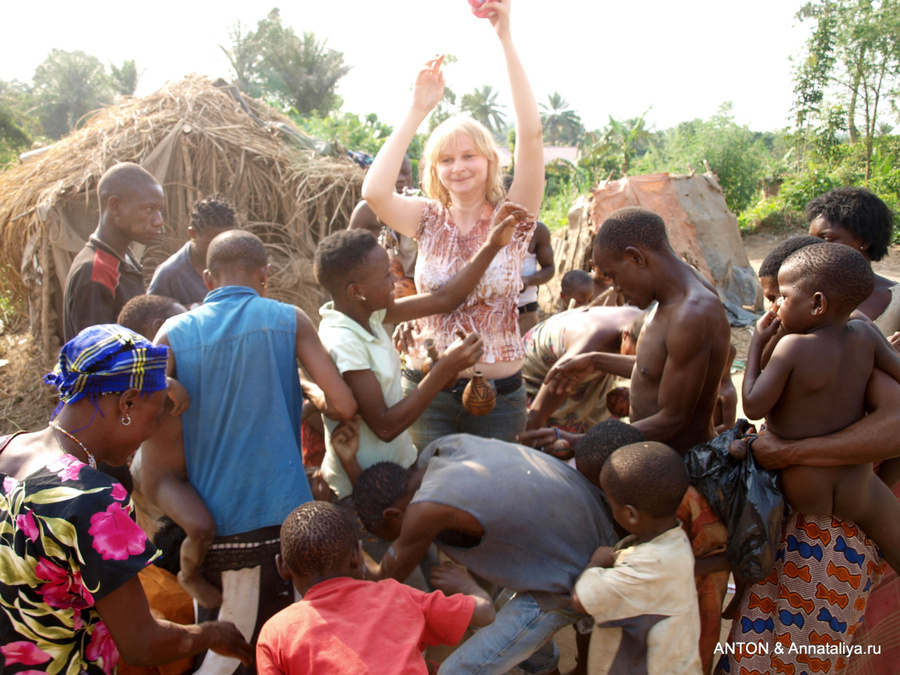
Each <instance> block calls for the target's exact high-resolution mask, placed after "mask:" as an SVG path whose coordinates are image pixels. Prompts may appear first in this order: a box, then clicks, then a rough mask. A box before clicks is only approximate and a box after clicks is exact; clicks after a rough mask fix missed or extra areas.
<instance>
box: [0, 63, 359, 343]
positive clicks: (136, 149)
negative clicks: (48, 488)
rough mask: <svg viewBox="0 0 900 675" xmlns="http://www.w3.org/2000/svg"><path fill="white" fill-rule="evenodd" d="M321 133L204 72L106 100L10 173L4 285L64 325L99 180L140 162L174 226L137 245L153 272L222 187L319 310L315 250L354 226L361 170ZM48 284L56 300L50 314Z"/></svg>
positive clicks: (299, 298) (280, 287)
mask: <svg viewBox="0 0 900 675" xmlns="http://www.w3.org/2000/svg"><path fill="white" fill-rule="evenodd" d="M304 144H306V145H304ZM314 144H315V141H313V140H312V139H309V137H305V136H304V135H303V134H302V133H301V132H299V131H298V130H297V129H296V127H294V126H293V125H292V123H291V122H290V121H289V120H288V119H287V118H285V117H283V116H281V115H280V114H278V113H277V112H276V111H274V110H273V109H272V108H270V107H268V106H267V105H265V104H264V103H262V102H260V101H257V100H254V99H250V98H243V97H242V96H241V95H240V94H239V93H238V92H237V89H236V88H234V87H233V86H227V85H225V83H224V82H221V81H220V82H218V83H213V82H212V81H210V80H208V79H206V78H204V77H199V76H191V77H188V78H187V79H185V80H182V81H181V82H177V83H169V84H167V85H166V86H165V87H163V88H162V89H160V90H159V91H157V92H156V93H154V94H152V95H150V96H147V97H144V98H127V99H125V100H124V101H123V102H121V103H119V104H117V105H113V106H110V107H108V108H104V109H103V110H101V111H98V112H97V113H96V114H95V115H94V116H93V117H91V118H90V119H89V120H88V121H87V122H86V123H85V124H84V126H83V127H82V128H80V129H78V130H77V131H75V132H73V133H72V134H70V135H69V136H67V137H66V138H64V139H62V140H60V141H59V142H57V143H54V144H53V145H51V146H49V147H47V148H45V149H43V150H42V151H40V152H38V153H28V154H29V155H33V157H32V158H30V159H27V161H23V162H22V163H20V164H19V165H18V166H16V167H14V168H12V169H10V170H8V171H5V172H2V173H0V256H2V258H0V260H2V263H3V264H4V267H5V268H6V269H5V271H4V276H5V277H6V278H4V279H0V288H4V289H6V290H11V291H13V292H15V293H19V294H22V293H24V294H27V296H28V299H29V307H30V310H31V313H32V317H31V320H32V327H33V329H34V330H35V332H37V329H36V325H37V323H38V317H41V321H42V322H43V324H44V326H45V331H43V332H46V330H49V331H50V332H55V333H56V334H60V333H61V327H60V325H59V324H60V323H61V322H60V321H58V319H57V317H58V316H59V314H60V312H61V307H62V289H63V286H64V283H65V277H66V273H67V272H68V268H69V265H70V264H71V261H72V259H73V258H74V256H75V254H76V253H77V252H78V251H79V250H80V249H81V247H82V246H83V243H84V242H85V241H86V240H87V237H88V235H89V234H90V233H91V232H92V231H93V229H94V228H95V227H96V224H97V222H98V205H97V200H96V194H95V193H96V186H97V182H98V180H99V178H100V176H101V175H102V174H103V173H104V171H106V169H107V168H109V167H110V166H112V165H113V164H115V163H116V162H120V161H131V162H137V163H139V164H141V165H142V166H144V167H145V168H146V169H148V170H149V171H150V172H151V173H153V174H154V175H155V176H156V177H157V179H158V180H159V181H160V183H161V184H162V185H163V188H164V190H165V193H166V214H165V217H166V233H165V235H164V236H163V237H161V238H160V239H159V240H157V241H155V242H154V243H153V244H151V245H150V246H149V247H147V249H146V250H145V251H141V250H136V253H137V254H138V255H139V256H141V255H142V260H143V263H144V271H145V273H146V274H147V276H148V278H149V275H150V274H152V272H153V270H154V269H155V268H156V265H157V264H159V263H160V262H161V261H163V260H165V259H166V258H167V257H168V256H169V255H171V254H172V253H174V252H175V251H176V250H177V249H178V248H179V247H180V246H182V245H183V243H184V242H185V241H186V240H187V238H188V235H187V225H188V224H189V221H190V218H189V214H190V206H191V204H192V203H193V202H194V201H195V200H196V199H198V198H202V197H204V196H206V195H208V194H211V193H214V192H218V193H220V194H222V195H224V196H225V197H227V198H228V199H229V200H231V201H232V202H233V203H234V205H235V207H236V209H237V211H238V214H239V215H240V216H241V217H242V219H243V221H244V227H246V228H247V229H249V230H251V231H253V232H255V233H256V234H258V235H259V236H260V237H261V238H262V239H263V241H264V242H265V243H266V245H267V248H268V250H269V253H270V260H271V262H272V272H271V276H270V285H269V288H270V294H271V296H272V297H275V298H277V299H279V300H283V301H285V302H290V303H292V304H295V305H298V306H299V307H301V308H302V309H304V310H305V311H306V312H307V313H308V314H310V316H311V317H312V318H313V319H314V320H318V316H317V309H318V306H319V304H320V302H321V301H322V299H323V294H322V292H321V290H320V289H319V288H318V287H317V286H316V285H315V281H314V279H313V275H312V257H313V254H314V252H315V248H316V245H317V244H318V242H319V240H321V239H322V238H323V237H324V236H326V235H327V234H329V233H330V232H332V231H334V230H336V229H339V228H344V227H346V226H347V222H348V221H349V217H350V213H351V211H352V209H353V207H354V206H355V205H356V202H357V201H358V200H359V196H360V188H361V184H362V179H363V171H362V169H360V168H359V167H358V166H357V165H356V164H354V163H352V162H351V161H350V160H349V159H347V158H346V157H345V156H344V157H324V156H321V155H319V154H317V153H316V152H315V151H314V150H312V149H310V146H312V145H314ZM342 154H343V153H342ZM138 249H140V247H138ZM47 282H49V283H47ZM48 291H49V292H48ZM41 295H43V296H44V299H45V300H46V299H47V298H48V297H49V301H50V303H51V304H50V307H51V308H52V311H50V312H48V313H46V316H43V313H42V312H41V309H40V308H41V306H42V302H41V299H40V298H39V296H41ZM45 341H46V336H45Z"/></svg>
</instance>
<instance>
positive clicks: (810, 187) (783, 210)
mask: <svg viewBox="0 0 900 675" xmlns="http://www.w3.org/2000/svg"><path fill="white" fill-rule="evenodd" d="M866 154H867V153H866V148H865V145H864V144H861V143H857V144H855V145H851V144H849V143H847V142H844V143H843V144H841V145H840V146H838V148H837V149H836V151H835V152H834V156H833V159H832V161H831V162H829V163H825V162H821V163H817V162H816V161H813V160H810V161H809V162H808V164H807V167H806V170H805V171H803V172H794V173H791V174H788V175H786V176H785V177H784V182H783V184H782V185H781V188H780V190H779V191H778V194H777V195H775V196H773V197H768V198H766V199H761V200H760V201H758V202H757V203H756V204H754V205H753V206H751V207H750V208H748V209H746V210H745V211H744V212H743V213H741V214H740V216H739V217H738V222H739V224H740V226H741V228H742V229H757V228H765V227H770V228H771V227H775V228H777V227H779V225H783V226H796V225H801V226H802V225H805V219H804V217H803V212H804V209H805V207H806V204H807V202H809V201H810V200H811V199H814V198H815V197H818V196H819V195H821V194H822V193H824V192H828V191H829V190H832V189H834V188H836V187H841V186H846V185H863V184H864V183H865V174H866ZM868 188H869V189H870V190H872V192H874V193H875V194H876V195H878V196H879V197H880V198H881V199H883V200H884V202H885V203H886V204H887V205H888V206H889V207H890V208H891V209H892V210H893V211H895V212H897V211H898V210H900V136H883V137H879V138H876V139H874V141H873V151H872V156H871V158H870V177H869V183H868ZM896 237H897V235H895V238H896Z"/></svg>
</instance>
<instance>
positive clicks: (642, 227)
mask: <svg viewBox="0 0 900 675" xmlns="http://www.w3.org/2000/svg"><path fill="white" fill-rule="evenodd" d="M629 246H638V247H640V248H644V249H647V250H649V251H656V252H663V251H666V250H671V247H670V246H669V237H668V235H666V223H665V221H664V220H663V219H662V218H661V217H660V216H659V215H658V214H656V213H654V212H653V211H650V210H649V209H643V208H640V207H639V206H626V207H625V208H623V209H618V210H616V211H613V212H612V213H611V214H610V215H609V217H608V218H607V219H606V220H605V221H603V224H602V225H600V229H599V230H598V231H597V236H595V237H594V248H595V249H599V250H600V251H602V252H603V253H605V254H611V255H614V256H617V257H618V256H621V255H622V253H624V251H625V249H626V248H627V247H629Z"/></svg>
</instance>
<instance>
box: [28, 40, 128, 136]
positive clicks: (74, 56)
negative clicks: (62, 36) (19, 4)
mask: <svg viewBox="0 0 900 675" xmlns="http://www.w3.org/2000/svg"><path fill="white" fill-rule="evenodd" d="M33 82H34V94H35V98H36V101H37V108H36V112H37V116H38V118H39V119H40V120H41V124H42V125H43V126H44V131H45V132H46V133H47V135H49V136H50V137H52V138H61V137H62V136H64V135H65V134H67V133H69V132H70V131H72V130H73V129H74V128H75V126H76V125H77V123H78V120H80V119H81V118H82V117H84V116H85V115H86V114H88V113H89V112H91V111H93V110H96V109H97V108H100V107H101V106H103V105H105V104H108V103H110V102H111V101H112V85H111V83H110V79H109V75H108V74H107V72H106V69H105V68H104V67H103V64H102V63H100V60H99V59H97V57H95V56H91V55H89V54H85V53H84V52H82V51H74V52H65V51H61V50H59V49H54V50H53V51H51V52H50V55H49V56H47V58H46V59H45V60H44V62H43V63H41V64H40V65H39V66H38V67H37V70H35V72H34V78H33Z"/></svg>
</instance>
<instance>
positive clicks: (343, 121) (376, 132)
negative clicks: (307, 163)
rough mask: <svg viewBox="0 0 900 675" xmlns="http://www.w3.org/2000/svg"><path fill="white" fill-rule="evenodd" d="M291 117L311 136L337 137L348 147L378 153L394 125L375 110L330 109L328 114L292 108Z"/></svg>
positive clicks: (327, 138)
mask: <svg viewBox="0 0 900 675" xmlns="http://www.w3.org/2000/svg"><path fill="white" fill-rule="evenodd" d="M290 117H291V119H293V120H294V122H295V123H296V124H297V126H298V127H299V128H300V129H302V130H303V131H305V132H306V133H307V134H309V135H310V136H314V137H315V138H319V139H321V140H323V141H329V142H334V141H337V142H338V143H340V144H341V145H342V146H343V147H344V148H346V149H348V150H356V151H358V152H365V153H368V154H370V155H375V154H377V153H378V151H379V150H380V149H381V146H382V145H384V142H385V140H387V137H388V136H390V135H391V132H392V131H393V128H392V127H390V126H388V125H387V124H384V123H383V122H381V121H380V120H379V119H378V116H377V115H375V113H370V114H368V115H366V116H365V117H360V116H359V115H354V114H353V113H330V114H328V115H326V116H324V117H317V116H315V115H307V116H302V115H300V114H299V113H297V111H292V112H291V114H290Z"/></svg>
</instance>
